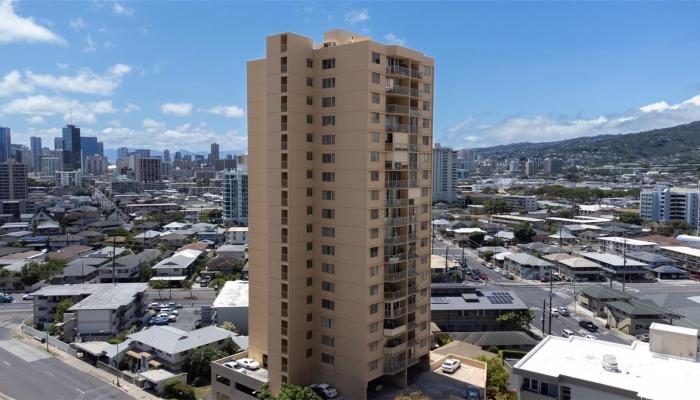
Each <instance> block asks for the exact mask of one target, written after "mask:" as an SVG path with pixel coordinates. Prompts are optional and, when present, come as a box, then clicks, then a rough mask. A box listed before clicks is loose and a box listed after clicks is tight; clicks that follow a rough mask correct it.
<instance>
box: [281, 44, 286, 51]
mask: <svg viewBox="0 0 700 400" xmlns="http://www.w3.org/2000/svg"><path fill="white" fill-rule="evenodd" d="M280 51H281V52H282V53H284V52H286V51H287V43H281V44H280Z"/></svg>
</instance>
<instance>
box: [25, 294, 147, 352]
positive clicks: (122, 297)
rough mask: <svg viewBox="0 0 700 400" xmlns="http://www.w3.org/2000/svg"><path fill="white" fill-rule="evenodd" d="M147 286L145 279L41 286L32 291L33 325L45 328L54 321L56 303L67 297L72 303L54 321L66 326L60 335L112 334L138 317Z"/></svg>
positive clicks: (106, 335)
mask: <svg viewBox="0 0 700 400" xmlns="http://www.w3.org/2000/svg"><path fill="white" fill-rule="evenodd" d="M147 289H148V284H147V283H119V284H116V285H113V284H99V283H86V284H77V285H49V286H44V287H43V288H41V289H39V290H38V291H36V292H34V326H36V327H37V328H38V329H47V328H48V325H49V324H51V323H53V322H55V321H54V316H55V314H56V306H57V305H58V303H60V302H61V301H63V300H66V299H70V300H72V301H73V302H74V303H75V304H74V305H73V306H72V307H70V308H69V309H68V311H67V312H66V313H65V314H64V315H63V321H58V322H63V323H64V325H65V326H66V327H65V328H64V331H63V332H64V337H66V338H67V339H68V340H70V341H72V339H73V338H74V335H80V336H81V337H111V336H116V335H117V334H118V333H119V332H121V331H123V330H125V329H128V328H129V327H131V325H132V324H133V323H135V322H136V321H137V320H139V319H140V318H141V317H142V315H143V309H144V304H143V299H144V297H145V295H146V290H147ZM68 326H70V329H69V328H68Z"/></svg>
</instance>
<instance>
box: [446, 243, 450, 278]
mask: <svg viewBox="0 0 700 400" xmlns="http://www.w3.org/2000/svg"><path fill="white" fill-rule="evenodd" d="M449 253H450V247H449V246H448V245H447V244H445V283H447V256H448V255H449Z"/></svg>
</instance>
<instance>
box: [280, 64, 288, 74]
mask: <svg viewBox="0 0 700 400" xmlns="http://www.w3.org/2000/svg"><path fill="white" fill-rule="evenodd" d="M280 73H283V74H286V73H287V64H281V65H280Z"/></svg>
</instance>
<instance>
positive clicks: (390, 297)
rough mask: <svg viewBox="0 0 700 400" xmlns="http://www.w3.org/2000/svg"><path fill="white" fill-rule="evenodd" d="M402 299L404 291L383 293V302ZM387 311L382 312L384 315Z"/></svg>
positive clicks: (404, 295) (404, 294)
mask: <svg viewBox="0 0 700 400" xmlns="http://www.w3.org/2000/svg"><path fill="white" fill-rule="evenodd" d="M402 297H406V289H404V290H395V291H393V292H384V299H385V300H395V299H400V298H402ZM386 312H387V310H384V314H385V315H386ZM387 318H391V317H387Z"/></svg>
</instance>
